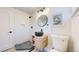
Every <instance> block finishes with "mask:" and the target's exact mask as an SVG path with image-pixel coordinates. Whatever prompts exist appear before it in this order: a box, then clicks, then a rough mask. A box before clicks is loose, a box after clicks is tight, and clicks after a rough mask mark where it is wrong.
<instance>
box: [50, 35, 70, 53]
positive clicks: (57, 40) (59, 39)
mask: <svg viewBox="0 0 79 59" xmlns="http://www.w3.org/2000/svg"><path fill="white" fill-rule="evenodd" d="M68 40H69V36H66V35H52V41H53V44H52V45H53V48H54V49H51V50H50V51H52V52H66V51H67V47H68Z"/></svg>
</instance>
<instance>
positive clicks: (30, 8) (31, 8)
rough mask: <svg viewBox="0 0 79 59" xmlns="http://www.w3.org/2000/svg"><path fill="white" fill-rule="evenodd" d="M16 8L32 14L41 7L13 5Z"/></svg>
mask: <svg viewBox="0 0 79 59" xmlns="http://www.w3.org/2000/svg"><path fill="white" fill-rule="evenodd" d="M15 8H16V9H18V10H21V11H23V12H25V13H28V14H30V15H33V14H34V13H36V12H37V11H38V10H39V9H41V7H15Z"/></svg>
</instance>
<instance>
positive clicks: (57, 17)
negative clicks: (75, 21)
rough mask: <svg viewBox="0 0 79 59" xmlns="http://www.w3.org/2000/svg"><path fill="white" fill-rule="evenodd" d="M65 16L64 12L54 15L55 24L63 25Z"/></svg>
mask: <svg viewBox="0 0 79 59" xmlns="http://www.w3.org/2000/svg"><path fill="white" fill-rule="evenodd" d="M62 23H63V17H62V14H57V15H55V16H53V25H62Z"/></svg>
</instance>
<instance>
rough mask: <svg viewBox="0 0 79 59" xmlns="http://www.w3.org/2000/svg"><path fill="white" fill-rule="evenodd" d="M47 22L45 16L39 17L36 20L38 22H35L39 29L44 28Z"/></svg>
mask: <svg viewBox="0 0 79 59" xmlns="http://www.w3.org/2000/svg"><path fill="white" fill-rule="evenodd" d="M47 22H48V17H47V16H46V15H42V16H40V17H39V18H38V20H37V24H38V26H40V27H43V26H45V25H46V24H47Z"/></svg>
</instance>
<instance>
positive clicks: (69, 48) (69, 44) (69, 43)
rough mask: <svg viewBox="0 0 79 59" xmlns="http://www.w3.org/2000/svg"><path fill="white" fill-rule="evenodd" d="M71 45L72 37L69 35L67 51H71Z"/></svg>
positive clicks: (72, 43)
mask: <svg viewBox="0 0 79 59" xmlns="http://www.w3.org/2000/svg"><path fill="white" fill-rule="evenodd" d="M73 45H74V42H73V40H72V37H71V36H70V38H69V41H68V52H73V49H74V48H73Z"/></svg>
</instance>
